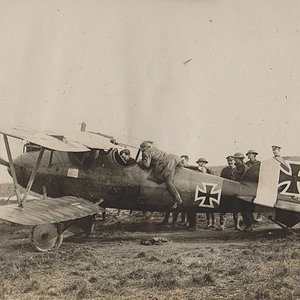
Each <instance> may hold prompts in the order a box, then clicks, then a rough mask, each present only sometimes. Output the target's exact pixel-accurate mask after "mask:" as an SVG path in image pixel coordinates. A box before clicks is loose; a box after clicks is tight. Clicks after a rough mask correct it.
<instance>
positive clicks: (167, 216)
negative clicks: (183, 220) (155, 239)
mask: <svg viewBox="0 0 300 300" xmlns="http://www.w3.org/2000/svg"><path fill="white" fill-rule="evenodd" d="M169 217H170V212H169V211H167V212H166V213H165V217H164V219H163V221H162V222H161V223H160V224H161V225H167V224H168V223H169Z"/></svg>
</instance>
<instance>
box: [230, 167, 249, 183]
mask: <svg viewBox="0 0 300 300" xmlns="http://www.w3.org/2000/svg"><path fill="white" fill-rule="evenodd" d="M248 169H249V167H248V166H247V165H246V164H245V163H242V164H241V165H239V166H236V168H235V173H234V175H233V177H232V180H234V181H241V179H242V177H243V175H244V174H245V172H246V171H247V170H248Z"/></svg>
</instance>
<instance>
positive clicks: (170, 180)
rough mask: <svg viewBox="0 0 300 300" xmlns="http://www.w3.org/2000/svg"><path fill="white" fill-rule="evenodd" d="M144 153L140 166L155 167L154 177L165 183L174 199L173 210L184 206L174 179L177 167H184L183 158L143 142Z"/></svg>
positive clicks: (142, 149)
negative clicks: (181, 205)
mask: <svg viewBox="0 0 300 300" xmlns="http://www.w3.org/2000/svg"><path fill="white" fill-rule="evenodd" d="M140 150H141V151H142V159H141V160H140V161H139V162H138V164H139V166H140V167H141V168H144V169H149V168H150V167H153V176H154V178H155V180H156V181H157V182H164V183H165V185H166V188H167V190H168V192H169V193H170V195H171V196H172V198H173V199H174V202H175V203H174V205H173V206H172V208H174V209H175V208H177V207H178V205H180V204H182V199H181V196H180V194H179V192H178V190H177V189H176V187H175V185H174V177H175V172H176V167H177V166H182V164H181V158H180V157H179V156H176V155H173V154H167V153H166V152H164V151H162V150H160V149H157V148H156V147H154V146H152V145H151V144H150V143H148V142H143V143H142V144H141V145H140Z"/></svg>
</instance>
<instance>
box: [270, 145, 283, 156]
mask: <svg viewBox="0 0 300 300" xmlns="http://www.w3.org/2000/svg"><path fill="white" fill-rule="evenodd" d="M280 149H281V147H280V146H276V145H273V146H272V151H273V155H274V157H280Z"/></svg>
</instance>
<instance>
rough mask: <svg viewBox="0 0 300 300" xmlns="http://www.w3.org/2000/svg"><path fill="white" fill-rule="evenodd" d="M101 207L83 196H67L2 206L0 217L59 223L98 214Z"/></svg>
mask: <svg viewBox="0 0 300 300" xmlns="http://www.w3.org/2000/svg"><path fill="white" fill-rule="evenodd" d="M100 211H101V208H100V207H99V206H98V205H96V204H94V203H92V202H90V201H88V200H85V199H82V198H76V197H71V196H66V197H63V198H49V197H48V198H47V199H46V200H45V199H37V200H32V201H30V202H27V203H25V205H24V207H18V204H10V205H5V206H0V219H3V220H5V221H9V222H12V223H17V224H21V225H38V224H46V223H58V222H63V221H68V220H74V219H79V218H83V217H86V216H89V215H94V214H97V213H99V212H100Z"/></svg>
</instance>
